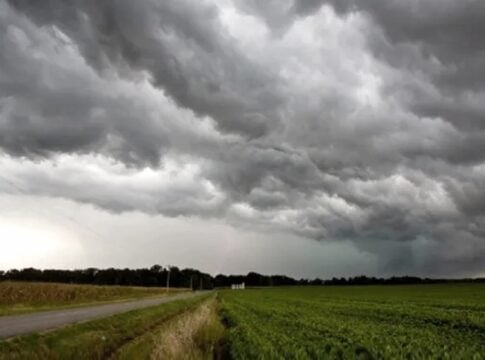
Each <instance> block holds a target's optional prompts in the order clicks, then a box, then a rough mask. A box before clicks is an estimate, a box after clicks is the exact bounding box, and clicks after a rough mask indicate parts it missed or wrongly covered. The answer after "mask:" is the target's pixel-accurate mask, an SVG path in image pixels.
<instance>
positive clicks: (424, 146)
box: [0, 0, 485, 274]
mask: <svg viewBox="0 0 485 360" xmlns="http://www.w3.org/2000/svg"><path fill="white" fill-rule="evenodd" d="M484 19H485V3H483V1H479V0H476V1H475V0H466V1H458V0H426V1H424V0H422V1H411V0H409V1H408V0H390V1H377V0H359V1H357V0H342V1H340V0H339V1H337V0H335V1H333V0H327V1H319V0H311V1H310V0H309V1H297V0H295V1H292V0H285V1H265V2H260V1H238V0H233V1H231V0H226V1H222V2H221V1H210V0H206V1H187V0H167V1H162V2H160V1H149V0H146V1H129V0H125V1H117V2H104V1H98V0H91V1H72V2H64V1H60V0H58V1H56V0H52V1H49V2H39V1H29V0H15V1H14V0H12V1H4V0H2V1H0V147H1V149H2V151H3V155H2V156H1V158H0V169H2V174H0V190H1V191H3V192H17V193H19V192H20V193H26V194H35V195H41V196H48V197H64V198H68V199H72V200H75V201H79V202H82V203H90V204H94V205H96V206H99V207H101V208H103V209H106V210H109V211H112V212H126V211H141V212H145V213H149V214H163V215H167V216H198V217H201V218H217V219H226V220H227V221H229V222H231V223H232V224H234V225H235V226H240V227H251V228H258V229H261V230H262V231H271V230H272V229H277V230H278V231H280V230H283V231H288V232H291V233H295V234H297V235H300V236H304V237H308V238H312V239H316V240H321V241H350V242H352V243H353V244H354V246H355V247H357V248H358V249H360V250H362V251H366V252H371V253H373V254H376V255H377V256H379V257H380V258H382V259H385V261H384V262H383V263H385V266H386V267H387V270H390V271H392V270H395V271H403V269H404V270H405V269H410V271H418V272H421V273H433V274H435V273H436V274H440V273H443V274H454V273H459V274H477V273H480V272H482V271H483V270H485V269H484V267H483V266H484V265H483V264H485V240H484V239H485V216H484V214H485V196H483V195H484V194H485V121H484V119H485V103H484V102H483V98H484V96H485V82H484V81H483V79H484V78H485V70H484V69H485V45H484V43H483V41H482V39H481V34H483V33H484V31H485V21H484Z"/></svg>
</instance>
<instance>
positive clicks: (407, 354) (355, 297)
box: [221, 284, 485, 360]
mask: <svg viewBox="0 0 485 360" xmlns="http://www.w3.org/2000/svg"><path fill="white" fill-rule="evenodd" d="M221 298H222V305H223V316H224V320H225V323H226V324H228V325H229V331H228V339H229V342H230V348H231V356H232V358H234V359H477V360H478V359H484V358H485V286H484V285H482V284H473V285H472V284H447V285H408V286H363V287H357V286H354V287H330V286H328V287H313V288H311V287H310V288H309V287H306V288H303V287H293V288H279V289H266V290H263V289H252V290H245V291H225V292H223V293H222V294H221Z"/></svg>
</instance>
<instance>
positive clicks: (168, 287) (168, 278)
mask: <svg viewBox="0 0 485 360" xmlns="http://www.w3.org/2000/svg"><path fill="white" fill-rule="evenodd" d="M168 289H170V265H169V266H167V292H168Z"/></svg>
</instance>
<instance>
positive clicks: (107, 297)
mask: <svg viewBox="0 0 485 360" xmlns="http://www.w3.org/2000/svg"><path fill="white" fill-rule="evenodd" d="M181 291H187V289H170V290H169V293H170V294H173V293H174V292H181ZM163 295H167V290H166V289H165V288H160V287H135V286H114V285H110V286H99V285H74V284H58V283H36V282H11V281H4V282H0V316H2V315H15V314H22V313H29V312H34V311H45V310H53V309H63V308H70V307H79V306H87V305H93V304H102V303H107V302H113V301H125V300H130V299H139V298H144V297H150V296H163Z"/></svg>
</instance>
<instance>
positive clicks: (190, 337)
mask: <svg viewBox="0 0 485 360" xmlns="http://www.w3.org/2000/svg"><path fill="white" fill-rule="evenodd" d="M218 310H219V304H218V302H217V299H216V298H215V297H212V298H211V299H209V300H207V301H205V302H203V303H202V304H201V305H199V306H198V307H196V308H195V309H191V310H189V311H187V312H185V313H183V314H181V315H179V316H177V317H175V318H173V319H171V320H169V321H167V322H166V323H165V324H164V325H163V326H162V327H160V328H158V329H157V330H155V331H152V332H151V333H149V334H146V335H145V336H143V337H141V338H139V339H136V340H135V341H133V342H131V343H130V344H127V345H126V346H125V347H124V348H122V349H120V351H119V352H118V353H117V354H116V356H115V357H116V358H117V359H152V360H156V359H164V360H165V359H173V360H178V359H180V360H182V359H183V360H187V359H213V358H214V356H215V355H217V353H220V349H219V347H220V344H221V339H223V337H224V331H225V330H224V327H223V326H222V324H221V322H220V320H219V315H218Z"/></svg>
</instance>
